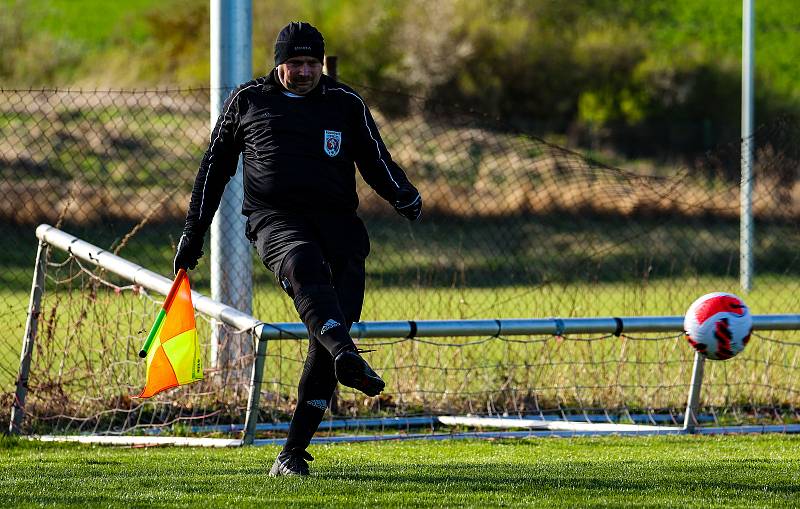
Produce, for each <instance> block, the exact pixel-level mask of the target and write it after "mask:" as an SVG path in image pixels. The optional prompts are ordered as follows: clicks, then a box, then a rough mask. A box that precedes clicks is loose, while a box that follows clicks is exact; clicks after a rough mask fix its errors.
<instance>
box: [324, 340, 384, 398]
mask: <svg viewBox="0 0 800 509" xmlns="http://www.w3.org/2000/svg"><path fill="white" fill-rule="evenodd" d="M333 366H334V369H335V371H336V379H337V380H339V383H340V384H342V385H346V386H347V387H352V388H353V389H358V390H359V391H361V392H363V393H364V394H366V395H367V396H377V395H378V394H380V392H381V391H382V390H383V388H384V387H386V383H385V382H384V381H383V380H382V379H381V377H379V376H378V374H377V373H375V371H373V370H372V368H371V367H369V364H367V361H365V360H364V359H363V358H362V357H361V356H360V355H358V352H356V351H355V350H347V351H345V352H342V353H340V354H339V355H337V356H336V359H335V360H334V361H333Z"/></svg>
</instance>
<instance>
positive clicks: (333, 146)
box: [325, 130, 342, 157]
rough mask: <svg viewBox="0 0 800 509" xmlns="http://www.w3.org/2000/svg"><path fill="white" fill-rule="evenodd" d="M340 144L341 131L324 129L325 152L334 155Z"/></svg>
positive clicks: (337, 151)
mask: <svg viewBox="0 0 800 509" xmlns="http://www.w3.org/2000/svg"><path fill="white" fill-rule="evenodd" d="M341 146H342V133H341V132H340V131H328V130H326V131H325V153H326V154H328V155H329V156H331V157H335V156H336V154H338V153H339V149H340V148H341Z"/></svg>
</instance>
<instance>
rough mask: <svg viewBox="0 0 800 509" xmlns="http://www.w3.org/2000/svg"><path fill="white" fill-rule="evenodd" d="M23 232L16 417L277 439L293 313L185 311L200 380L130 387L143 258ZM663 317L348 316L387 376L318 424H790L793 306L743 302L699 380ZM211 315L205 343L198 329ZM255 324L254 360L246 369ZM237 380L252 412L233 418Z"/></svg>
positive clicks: (588, 427)
mask: <svg viewBox="0 0 800 509" xmlns="http://www.w3.org/2000/svg"><path fill="white" fill-rule="evenodd" d="M43 231H56V232H57V230H55V229H53V228H49V227H46V228H40V229H39V230H38V231H37V233H39V232H43ZM59 233H60V232H59ZM40 237H43V235H40ZM67 237H69V236H68V235H67ZM84 244H86V243H84ZM41 245H42V246H43V249H41V258H40V260H39V263H38V265H37V271H36V272H37V276H36V277H35V278H34V285H33V286H34V292H32V293H33V294H37V287H38V294H40V296H41V300H40V303H39V304H38V305H34V306H32V310H33V313H32V317H33V319H32V320H31V321H30V323H29V325H31V326H33V327H29V333H28V334H27V337H26V339H27V341H26V343H25V344H23V354H22V358H23V363H22V364H25V357H26V350H27V351H28V353H29V357H28V360H29V362H30V366H29V369H27V370H25V373H23V371H22V370H21V375H20V378H19V379H18V382H19V383H18V392H17V394H18V395H19V394H20V392H19V388H20V387H21V386H24V388H25V391H24V394H23V397H22V398H19V397H18V398H17V400H16V401H15V402H14V407H15V411H16V419H13V418H12V421H14V422H12V426H16V427H17V431H20V432H22V433H25V434H33V435H62V436H63V435H80V436H120V435H124V436H137V435H138V436H143V437H145V438H144V440H145V441H146V442H148V441H153V440H155V439H156V438H158V437H167V436H169V437H182V436H190V437H214V438H228V439H231V440H232V441H231V442H230V444H238V443H239V442H237V441H236V440H238V439H241V438H242V436H243V432H244V430H245V428H246V424H247V422H250V423H251V425H252V426H253V429H254V430H255V431H256V437H257V439H258V440H267V441H269V440H280V439H281V438H282V437H285V434H286V431H287V429H288V421H289V419H290V417H291V412H292V410H293V407H294V405H295V403H296V397H297V381H298V380H299V377H300V372H301V370H302V365H303V361H304V355H305V352H306V348H307V341H306V340H305V329H304V327H303V326H302V324H299V323H262V322H259V321H258V320H256V319H255V318H253V317H245V318H244V320H239V321H237V320H231V319H228V318H226V317H225V316H223V315H224V313H223V314H217V316H216V319H215V318H211V317H210V316H209V315H208V314H205V313H203V312H198V313H197V321H198V327H197V328H198V333H199V336H200V340H201V344H202V348H201V350H202V355H203V364H204V366H206V370H205V379H204V380H203V381H202V382H198V383H194V384H191V385H187V386H182V387H180V388H177V389H174V390H171V391H168V392H166V393H162V394H160V395H158V396H156V397H155V398H152V399H149V400H140V399H136V398H134V395H136V394H138V393H139V391H140V390H141V387H142V386H143V384H144V378H145V371H144V370H145V366H144V363H143V362H142V361H141V360H140V359H139V358H138V356H137V353H138V351H139V349H140V348H141V345H142V343H143V341H144V339H145V338H146V336H147V332H148V331H149V328H150V326H151V325H152V322H153V320H154V318H155V316H156V315H157V313H158V309H159V308H160V306H161V303H162V299H163V295H161V294H159V292H158V290H157V289H155V288H154V287H150V288H148V286H150V285H145V284H142V283H137V282H132V281H137V277H138V276H137V274H138V273H139V271H144V269H141V268H139V269H135V267H136V266H135V265H134V264H132V263H129V262H125V261H124V260H123V261H122V262H124V266H125V267H127V268H126V270H125V271H120V270H119V269H118V268H117V270H116V272H115V271H112V270H109V269H108V267H104V266H102V264H101V265H97V263H98V257H97V256H95V255H93V254H92V251H91V250H88V251H87V253H88V254H80V253H78V252H77V251H78V250H75V249H72V248H69V249H66V250H65V249H62V248H59V247H58V246H55V245H52V244H50V245H49V246H48V245H47V244H46V243H44V242H43V243H42V244H41ZM87 245H88V244H87ZM62 247H63V246H62ZM94 250H95V251H94V252H103V251H102V250H101V249H100V248H94ZM103 253H104V252H103ZM104 256H108V257H113V255H111V254H110V253H104ZM114 258H115V259H116V257H114ZM120 260H121V259H120ZM120 272H123V275H120ZM162 279H163V278H162ZM206 300H209V299H206ZM231 312H234V310H231ZM234 314H235V313H234ZM242 316H243V315H242V314H241V313H239V314H238V315H236V317H237V318H242ZM248 320H250V321H248ZM242 324H244V325H242ZM681 325H682V322H681V318H680V317H639V318H635V319H621V318H609V319H574V318H564V319H547V320H528V321H525V320H517V321H514V320H501V319H498V320H478V321H457V320H452V321H439V322H435V321H430V322H408V321H405V322H382V323H372V324H370V323H362V324H356V326H355V327H354V329H353V332H354V335H355V336H365V337H364V338H363V339H360V341H359V343H360V346H361V347H363V348H365V349H370V350H375V351H374V352H372V353H368V354H366V355H367V356H368V359H369V362H370V364H372V365H373V366H374V367H375V368H376V370H377V371H378V372H380V373H381V374H382V376H383V377H384V379H385V380H386V381H387V389H386V391H385V392H384V393H383V394H382V395H380V396H379V397H375V398H367V397H365V396H364V395H363V394H360V393H358V392H356V391H353V390H351V389H348V388H346V387H340V388H339V390H338V394H337V396H336V398H335V401H334V404H333V406H332V408H331V412H330V413H329V414H328V415H327V417H326V420H325V421H324V422H323V424H322V426H321V432H320V434H319V437H320V439H321V440H338V439H342V437H352V436H353V435H357V436H362V437H366V436H374V437H379V438H380V437H384V438H385V437H392V438H402V437H409V436H430V437H440V436H472V435H470V434H471V433H477V435H478V436H486V434H487V433H488V434H495V435H496V436H528V435H531V434H537V433H546V434H552V433H557V434H574V433H602V432H614V433H627V432H632V433H639V432H645V433H659V432H665V433H672V432H683V431H686V430H687V428H686V427H685V425H687V424H690V426H689V427H690V428H696V429H698V430H701V431H702V430H708V431H715V430H716V431H732V430H734V428H732V427H733V426H737V427H739V429H740V430H753V429H756V428H752V427H753V426H755V427H757V428H758V429H764V430H767V429H769V430H784V431H795V430H797V428H798V426H797V424H798V423H800V410H798V404H799V403H800V401H798V400H800V397H799V396H798V382H797V381H798V379H800V377H799V376H798V375H800V372H798V371H799V369H800V366H799V365H798V364H799V363H800V343H798V342H797V340H796V332H794V331H792V330H782V329H792V328H794V329H796V328H797V327H798V324H797V316H796V315H782V316H774V315H763V316H757V317H756V331H755V333H754V340H753V341H751V342H750V344H749V345H748V347H747V349H746V350H745V351H744V352H743V353H742V354H740V355H739V356H737V357H736V358H734V359H732V360H729V361H726V362H705V363H700V368H703V367H704V369H702V370H701V371H700V373H699V374H700V375H701V377H702V380H701V382H702V386H700V385H699V382H700V381H698V380H696V378H697V376H698V371H697V369H698V365H697V363H696V362H693V361H694V360H695V357H694V354H693V350H692V349H691V348H690V347H689V345H688V344H687V343H686V342H685V341H684V340H683V339H682V333H681ZM215 327H218V328H220V329H221V331H222V333H221V334H218V336H219V337H220V338H221V342H220V344H212V340H211V336H212V335H211V333H210V331H211V330H212V328H215ZM31 328H32V329H33V331H31V330H30V329H31ZM259 339H262V340H264V341H263V343H264V345H263V346H264V347H265V350H266V355H265V357H264V358H263V361H264V364H263V371H262V370H261V369H255V370H254V369H253V362H254V358H256V356H255V355H254V354H255V352H257V351H258V345H259V343H260V341H259ZM222 352H224V354H223V353H222ZM693 379H694V382H695V384H694V385H695V386H696V387H695V389H696V390H695V392H694V394H695V402H694V407H693V409H692V412H693V415H692V416H691V417H692V418H691V419H688V420H687V418H686V414H687V402H688V403H691V395H690V393H691V389H692V387H693V383H692V382H693ZM252 391H256V394H257V398H256V400H255V401H256V406H255V408H256V410H257V411H256V412H255V413H253V414H252V415H251V416H250V419H248V408H249V405H252V404H253V394H252ZM497 430H502V431H497ZM348 439H349V438H348ZM217 445H219V444H217Z"/></svg>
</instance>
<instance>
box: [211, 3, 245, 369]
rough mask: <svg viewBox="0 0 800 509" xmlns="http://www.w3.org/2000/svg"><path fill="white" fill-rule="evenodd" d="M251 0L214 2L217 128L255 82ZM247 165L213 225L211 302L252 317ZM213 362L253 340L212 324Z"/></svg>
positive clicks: (236, 353)
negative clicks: (236, 97)
mask: <svg viewBox="0 0 800 509" xmlns="http://www.w3.org/2000/svg"><path fill="white" fill-rule="evenodd" d="M252 10H253V9H252V3H251V0H211V119H210V120H211V129H212V130H213V128H214V125H215V124H216V122H217V117H218V116H219V115H220V114H221V113H222V112H221V108H222V105H223V104H224V102H225V99H227V97H228V95H230V93H231V91H232V90H233V89H235V88H236V87H237V86H238V85H239V84H241V83H244V82H246V81H249V80H250V79H251V78H252V63H251V58H252V44H251V36H252ZM243 189H244V188H243V183H242V163H241V160H240V161H239V168H238V169H237V171H236V175H235V176H234V177H233V178H232V179H231V180H230V182H229V183H228V186H227V188H226V189H225V193H224V194H223V196H222V202H221V203H220V206H219V210H218V211H217V214H216V215H215V216H214V221H213V223H212V224H211V298H212V299H213V300H216V301H218V302H222V303H224V304H227V305H230V306H232V307H234V308H236V309H238V310H240V311H242V312H244V313H246V314H250V313H251V310H252V300H253V266H252V257H251V252H250V250H251V248H250V244H249V242H248V241H247V239H246V238H245V237H244V222H245V219H244V217H243V216H242V214H241V208H242V197H243ZM212 327H213V333H212V350H213V351H212V359H213V360H214V362H215V363H216V364H217V365H220V366H223V365H226V364H228V362H229V361H230V360H231V359H235V358H241V357H242V356H243V355H248V354H250V353H252V346H251V344H250V341H249V337H248V336H241V337H230V335H229V336H228V337H224V335H223V329H222V327H219V326H215V325H212Z"/></svg>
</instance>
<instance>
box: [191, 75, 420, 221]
mask: <svg viewBox="0 0 800 509" xmlns="http://www.w3.org/2000/svg"><path fill="white" fill-rule="evenodd" d="M284 92H285V89H284V88H283V86H282V85H281V84H280V82H279V81H278V79H277V72H276V71H275V70H274V69H273V71H272V72H271V73H270V74H269V75H267V76H263V77H260V78H257V79H255V80H252V81H250V82H247V83H245V84H243V85H241V86H239V87H238V88H237V89H236V90H234V91H233V92H232V93H231V95H230V96H229V97H228V99H227V100H226V101H225V104H224V105H223V107H222V114H221V115H220V117H219V119H218V120H217V123H216V126H215V127H214V130H213V132H212V133H211V142H210V144H209V147H208V150H207V151H206V153H205V155H204V157H203V160H202V162H201V164H200V170H199V171H198V173H197V178H196V179H195V183H194V188H193V189H192V198H191V202H190V205H189V211H188V214H187V217H186V226H185V231H186V233H189V234H192V235H201V236H202V235H204V234H205V232H206V230H207V229H208V227H209V225H210V224H211V220H212V218H213V216H214V213H215V212H216V210H217V207H218V206H219V202H220V200H221V197H222V192H223V190H224V188H225V185H226V184H227V182H228V181H229V180H230V178H231V177H232V176H233V175H234V174H235V173H236V166H237V162H238V158H239V154H240V153H243V154H244V159H243V161H244V163H243V166H244V200H243V203H242V213H243V214H244V215H246V216H248V221H249V230H250V235H255V232H257V231H258V229H259V228H260V227H261V226H262V225H263V223H264V222H265V221H267V220H268V218H269V216H270V214H274V213H297V214H301V215H320V214H345V215H351V214H355V211H356V209H357V207H358V196H357V194H356V182H355V167H354V163H355V165H358V169H359V171H360V172H361V175H362V176H363V178H364V180H365V181H366V182H367V183H368V184H369V185H370V186H371V187H372V188H373V189H375V191H376V192H377V193H378V194H379V195H380V196H381V197H383V198H384V199H385V200H386V201H388V202H389V203H390V204H392V205H394V204H395V203H396V201H397V199H398V192H399V191H400V190H401V189H406V190H409V189H412V190H413V189H414V188H413V186H412V185H411V184H410V183H409V181H408V179H407V178H406V175H405V173H404V172H403V170H402V169H401V168H400V167H399V166H398V165H397V164H396V163H395V162H394V161H393V160H392V158H391V155H389V152H388V151H387V150H386V146H385V145H384V144H383V141H382V140H381V137H380V134H379V133H378V129H377V127H376V126H375V121H374V120H373V119H372V115H371V114H370V112H369V109H368V108H367V106H366V104H365V103H364V101H363V100H362V98H361V97H360V96H359V95H358V94H357V93H356V92H355V91H353V90H352V89H351V88H349V87H347V86H346V85H343V84H341V83H339V82H337V81H334V80H333V79H331V78H329V77H327V76H324V75H323V76H322V77H321V78H320V82H319V84H318V85H317V87H316V88H315V89H314V90H313V91H311V92H309V93H308V94H306V95H305V96H302V97H289V96H287V95H286V94H285V93H284Z"/></svg>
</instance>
